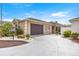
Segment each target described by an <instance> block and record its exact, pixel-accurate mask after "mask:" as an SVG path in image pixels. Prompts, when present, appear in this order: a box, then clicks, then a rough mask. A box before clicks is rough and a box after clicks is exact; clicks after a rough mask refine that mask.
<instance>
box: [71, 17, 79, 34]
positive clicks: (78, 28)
mask: <svg viewBox="0 0 79 59" xmlns="http://www.w3.org/2000/svg"><path fill="white" fill-rule="evenodd" d="M70 22H71V31H73V32H78V33H79V18H74V19H71V20H70Z"/></svg>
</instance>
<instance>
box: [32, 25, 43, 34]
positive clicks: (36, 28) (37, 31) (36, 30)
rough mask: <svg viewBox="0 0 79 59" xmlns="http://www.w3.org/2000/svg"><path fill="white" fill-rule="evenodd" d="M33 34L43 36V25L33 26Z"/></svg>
mask: <svg viewBox="0 0 79 59" xmlns="http://www.w3.org/2000/svg"><path fill="white" fill-rule="evenodd" d="M31 34H32V35H37V34H43V25H39V24H31Z"/></svg>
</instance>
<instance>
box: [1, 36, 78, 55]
mask: <svg viewBox="0 0 79 59" xmlns="http://www.w3.org/2000/svg"><path fill="white" fill-rule="evenodd" d="M33 39H34V40H32V41H31V42H30V43H28V44H25V45H20V46H15V47H9V48H0V55H9V56H17V55H18V56H62V55H63V56H79V44H78V43H75V42H73V41H71V40H68V39H65V38H61V36H59V35H44V36H39V37H38V36H36V37H33Z"/></svg>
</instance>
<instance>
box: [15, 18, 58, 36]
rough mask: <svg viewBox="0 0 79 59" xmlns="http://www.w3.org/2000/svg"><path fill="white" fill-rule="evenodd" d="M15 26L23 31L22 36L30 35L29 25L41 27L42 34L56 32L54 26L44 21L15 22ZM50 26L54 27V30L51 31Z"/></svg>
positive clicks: (26, 20)
mask: <svg viewBox="0 0 79 59" xmlns="http://www.w3.org/2000/svg"><path fill="white" fill-rule="evenodd" d="M15 24H17V26H20V28H21V29H22V30H23V31H24V34H25V35H26V34H31V24H38V25H43V34H53V31H54V33H55V32H56V27H58V26H55V24H51V23H48V22H45V21H40V20H31V19H30V20H28V19H25V20H22V21H18V22H15ZM52 26H54V30H53V29H52Z"/></svg>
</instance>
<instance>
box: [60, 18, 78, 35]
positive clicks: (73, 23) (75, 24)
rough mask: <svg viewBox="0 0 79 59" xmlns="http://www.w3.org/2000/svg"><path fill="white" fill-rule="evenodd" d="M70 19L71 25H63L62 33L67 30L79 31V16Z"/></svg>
mask: <svg viewBox="0 0 79 59" xmlns="http://www.w3.org/2000/svg"><path fill="white" fill-rule="evenodd" d="M69 21H70V22H71V25H63V26H61V34H63V32H64V31H65V30H71V31H72V32H77V33H79V18H73V19H71V20H69Z"/></svg>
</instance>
